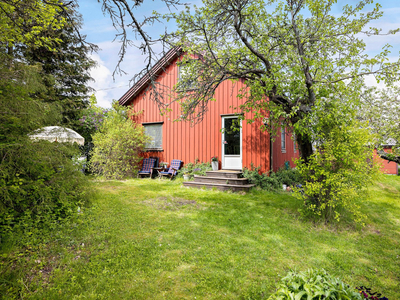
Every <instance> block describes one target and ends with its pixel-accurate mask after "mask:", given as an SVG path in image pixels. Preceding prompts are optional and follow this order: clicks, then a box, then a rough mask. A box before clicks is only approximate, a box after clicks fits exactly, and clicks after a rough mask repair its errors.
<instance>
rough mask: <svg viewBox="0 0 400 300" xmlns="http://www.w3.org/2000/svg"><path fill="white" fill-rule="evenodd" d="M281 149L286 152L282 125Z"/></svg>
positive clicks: (284, 133)
mask: <svg viewBox="0 0 400 300" xmlns="http://www.w3.org/2000/svg"><path fill="white" fill-rule="evenodd" d="M281 149H282V153H286V132H285V128H284V127H281Z"/></svg>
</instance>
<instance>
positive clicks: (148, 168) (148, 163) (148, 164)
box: [138, 158, 157, 178]
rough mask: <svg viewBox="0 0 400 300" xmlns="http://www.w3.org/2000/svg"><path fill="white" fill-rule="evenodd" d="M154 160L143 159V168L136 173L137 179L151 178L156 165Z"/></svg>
mask: <svg viewBox="0 0 400 300" xmlns="http://www.w3.org/2000/svg"><path fill="white" fill-rule="evenodd" d="M156 161H157V160H156V159H155V158H145V159H143V166H142V169H141V170H140V171H139V172H138V178H139V176H140V177H142V178H143V177H146V176H150V178H152V177H153V168H154V167H155V164H156Z"/></svg>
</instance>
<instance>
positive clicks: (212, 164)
mask: <svg viewBox="0 0 400 300" xmlns="http://www.w3.org/2000/svg"><path fill="white" fill-rule="evenodd" d="M211 167H212V169H213V171H218V162H217V161H212V162H211Z"/></svg>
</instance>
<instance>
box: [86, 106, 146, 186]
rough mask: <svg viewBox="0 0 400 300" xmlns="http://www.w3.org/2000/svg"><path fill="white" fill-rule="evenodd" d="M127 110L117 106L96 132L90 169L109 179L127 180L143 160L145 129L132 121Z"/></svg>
mask: <svg viewBox="0 0 400 300" xmlns="http://www.w3.org/2000/svg"><path fill="white" fill-rule="evenodd" d="M129 117H130V112H129V111H128V109H127V108H126V107H123V106H120V105H119V104H118V103H117V102H114V103H113V109H112V110H111V111H109V112H108V113H107V116H106V118H105V120H104V121H103V123H102V124H101V127H100V130H99V131H97V132H95V133H94V135H93V136H92V138H93V145H94V146H93V150H92V157H91V160H90V169H91V171H92V172H93V173H95V174H97V175H101V176H104V177H106V178H115V179H120V178H125V177H130V176H133V175H134V174H135V173H136V171H137V170H138V163H139V162H140V160H141V157H140V156H139V153H140V152H141V151H143V149H144V146H145V144H146V142H147V141H148V138H147V137H146V136H145V134H144V129H143V127H142V126H141V125H138V124H136V123H134V122H132V120H131V119H130V118H129Z"/></svg>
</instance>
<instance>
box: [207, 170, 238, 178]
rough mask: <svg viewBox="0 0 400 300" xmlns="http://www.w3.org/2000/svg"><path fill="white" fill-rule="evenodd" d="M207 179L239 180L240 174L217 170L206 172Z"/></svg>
mask: <svg viewBox="0 0 400 300" xmlns="http://www.w3.org/2000/svg"><path fill="white" fill-rule="evenodd" d="M206 174H207V177H222V178H239V177H240V175H241V174H242V172H241V171H230V170H218V171H207V172H206Z"/></svg>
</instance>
